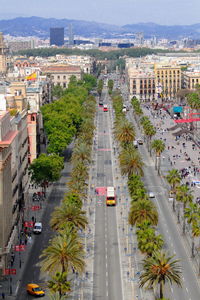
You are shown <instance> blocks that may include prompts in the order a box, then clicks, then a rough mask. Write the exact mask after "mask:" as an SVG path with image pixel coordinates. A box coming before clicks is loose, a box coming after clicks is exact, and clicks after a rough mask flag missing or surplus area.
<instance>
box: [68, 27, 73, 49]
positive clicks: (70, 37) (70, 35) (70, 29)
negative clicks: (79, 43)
mask: <svg viewBox="0 0 200 300" xmlns="http://www.w3.org/2000/svg"><path fill="white" fill-rule="evenodd" d="M68 30H69V45H70V46H73V45H74V34H73V28H72V24H71V23H70V24H69V29H68Z"/></svg>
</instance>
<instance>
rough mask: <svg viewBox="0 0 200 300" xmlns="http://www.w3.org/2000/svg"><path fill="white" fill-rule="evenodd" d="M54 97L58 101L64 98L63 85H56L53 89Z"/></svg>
mask: <svg viewBox="0 0 200 300" xmlns="http://www.w3.org/2000/svg"><path fill="white" fill-rule="evenodd" d="M52 96H53V97H54V98H56V99H59V98H61V97H62V96H63V88H62V86H61V85H59V84H57V85H54V86H53V88H52Z"/></svg>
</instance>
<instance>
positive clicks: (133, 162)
mask: <svg viewBox="0 0 200 300" xmlns="http://www.w3.org/2000/svg"><path fill="white" fill-rule="evenodd" d="M119 161H120V166H121V172H122V175H128V177H129V176H131V175H133V174H137V175H141V176H142V175H143V170H142V167H143V162H142V159H141V156H140V154H139V152H138V151H137V150H136V149H135V148H134V147H133V146H129V147H128V148H127V149H123V150H122V151H121V153H120V155H119Z"/></svg>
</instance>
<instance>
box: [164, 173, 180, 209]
mask: <svg viewBox="0 0 200 300" xmlns="http://www.w3.org/2000/svg"><path fill="white" fill-rule="evenodd" d="M166 179H167V182H168V183H169V184H170V186H171V190H172V192H173V194H174V197H173V210H174V211H175V204H176V198H175V194H176V188H177V186H178V185H179V184H180V182H181V176H180V173H179V171H178V170H176V169H172V170H171V171H169V172H168V174H167V176H166Z"/></svg>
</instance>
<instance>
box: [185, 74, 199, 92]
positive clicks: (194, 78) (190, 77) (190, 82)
mask: <svg viewBox="0 0 200 300" xmlns="http://www.w3.org/2000/svg"><path fill="white" fill-rule="evenodd" d="M182 82H183V86H182V87H183V88H184V89H188V90H191V89H194V88H195V86H196V85H197V84H200V71H185V72H182Z"/></svg>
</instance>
